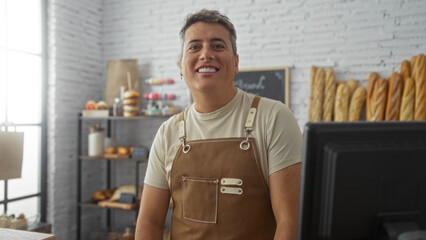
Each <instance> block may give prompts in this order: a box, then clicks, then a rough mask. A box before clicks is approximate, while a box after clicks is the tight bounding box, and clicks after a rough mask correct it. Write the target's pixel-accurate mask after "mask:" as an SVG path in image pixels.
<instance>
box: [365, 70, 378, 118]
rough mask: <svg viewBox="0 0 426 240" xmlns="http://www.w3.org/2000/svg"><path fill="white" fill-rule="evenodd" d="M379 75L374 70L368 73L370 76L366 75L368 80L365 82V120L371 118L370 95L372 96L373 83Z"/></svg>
mask: <svg viewBox="0 0 426 240" xmlns="http://www.w3.org/2000/svg"><path fill="white" fill-rule="evenodd" d="M379 78H380V76H379V74H378V73H376V72H372V73H370V76H369V77H368V82H367V99H366V100H367V103H366V118H367V121H370V120H371V111H372V110H371V103H372V97H373V91H374V85H375V83H376V81H377V79H379Z"/></svg>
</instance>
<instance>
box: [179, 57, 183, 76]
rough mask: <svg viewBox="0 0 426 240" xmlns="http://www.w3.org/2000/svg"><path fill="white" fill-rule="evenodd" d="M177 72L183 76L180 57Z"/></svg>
mask: <svg viewBox="0 0 426 240" xmlns="http://www.w3.org/2000/svg"><path fill="white" fill-rule="evenodd" d="M179 71H180V75H181V76H183V73H182V56H180V57H179Z"/></svg>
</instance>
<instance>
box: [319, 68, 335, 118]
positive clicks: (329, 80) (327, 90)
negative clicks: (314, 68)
mask: <svg viewBox="0 0 426 240" xmlns="http://www.w3.org/2000/svg"><path fill="white" fill-rule="evenodd" d="M335 95H336V77H335V74H334V71H333V68H331V67H329V68H328V69H327V73H326V75H325V86H324V104H323V109H322V120H323V121H327V122H329V121H332V120H333V107H334V97H335Z"/></svg>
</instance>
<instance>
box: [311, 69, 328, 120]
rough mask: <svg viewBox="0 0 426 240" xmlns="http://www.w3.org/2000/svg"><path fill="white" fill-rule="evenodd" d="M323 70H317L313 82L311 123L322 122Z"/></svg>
mask: <svg viewBox="0 0 426 240" xmlns="http://www.w3.org/2000/svg"><path fill="white" fill-rule="evenodd" d="M324 82H325V73H324V68H318V69H317V71H316V74H315V80H314V96H313V100H312V101H313V102H312V108H313V109H312V120H311V121H312V122H320V121H321V120H322V104H323V102H324Z"/></svg>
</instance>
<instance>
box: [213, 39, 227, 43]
mask: <svg viewBox="0 0 426 240" xmlns="http://www.w3.org/2000/svg"><path fill="white" fill-rule="evenodd" d="M217 41H219V42H223V43H224V44H226V42H225V40H223V39H222V38H212V39H210V42H217Z"/></svg>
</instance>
